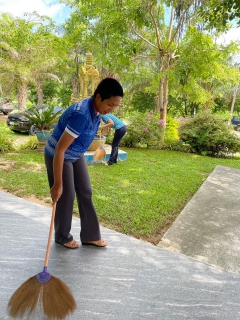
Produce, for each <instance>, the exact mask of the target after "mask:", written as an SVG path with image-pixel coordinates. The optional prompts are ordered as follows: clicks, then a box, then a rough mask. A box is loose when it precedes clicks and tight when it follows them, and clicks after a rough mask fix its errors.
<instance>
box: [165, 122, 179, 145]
mask: <svg viewBox="0 0 240 320" xmlns="http://www.w3.org/2000/svg"><path fill="white" fill-rule="evenodd" d="M178 127H179V120H175V119H173V118H172V117H170V116H167V121H166V130H165V136H164V145H165V146H166V145H171V144H177V143H178V140H179V136H178Z"/></svg>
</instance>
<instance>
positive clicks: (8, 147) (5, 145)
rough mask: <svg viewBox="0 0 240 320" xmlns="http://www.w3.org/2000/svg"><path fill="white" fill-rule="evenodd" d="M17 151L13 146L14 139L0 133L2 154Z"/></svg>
mask: <svg viewBox="0 0 240 320" xmlns="http://www.w3.org/2000/svg"><path fill="white" fill-rule="evenodd" d="M12 150H15V148H14V145H13V139H12V138H10V137H9V136H8V135H7V134H6V133H4V132H2V131H0V152H5V151H12Z"/></svg>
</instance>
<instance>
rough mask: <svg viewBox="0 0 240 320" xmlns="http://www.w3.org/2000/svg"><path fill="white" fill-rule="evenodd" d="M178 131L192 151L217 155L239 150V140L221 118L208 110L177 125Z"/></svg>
mask: <svg viewBox="0 0 240 320" xmlns="http://www.w3.org/2000/svg"><path fill="white" fill-rule="evenodd" d="M178 133H179V137H180V139H181V140H182V141H183V142H185V143H188V144H189V145H190V146H191V148H192V151H193V152H194V153H198V154H202V155H211V156H215V157H219V156H221V155H226V154H231V153H234V152H237V151H239V150H240V140H239V139H238V138H236V137H234V136H233V135H232V134H231V132H230V128H229V127H228V125H227V124H226V123H225V122H224V121H223V120H222V119H220V118H219V117H218V116H216V115H214V114H212V113H210V112H202V113H199V114H198V115H197V116H196V117H194V118H191V119H188V120H187V121H186V122H185V123H182V124H181V125H180V126H179V129H178Z"/></svg>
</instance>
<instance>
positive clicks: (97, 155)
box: [93, 146, 106, 161]
mask: <svg viewBox="0 0 240 320" xmlns="http://www.w3.org/2000/svg"><path fill="white" fill-rule="evenodd" d="M105 156H106V150H105V149H104V148H103V147H102V146H101V147H99V148H98V149H97V150H96V151H95V152H94V154H93V159H94V161H101V160H103V159H104V158H105Z"/></svg>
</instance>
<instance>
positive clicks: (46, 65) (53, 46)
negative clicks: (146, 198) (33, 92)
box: [0, 13, 60, 109]
mask: <svg viewBox="0 0 240 320" xmlns="http://www.w3.org/2000/svg"><path fill="white" fill-rule="evenodd" d="M28 18H29V19H28V20H24V19H20V18H12V17H11V16H10V15H7V14H2V15H1V17H0V27H1V30H2V33H1V35H0V57H1V65H0V76H1V79H2V80H1V81H2V82H3V80H4V79H6V78H8V79H9V80H8V81H9V83H11V87H12V88H13V89H14V90H15V91H16V93H17V100H18V106H19V109H24V108H25V107H26V100H27V92H28V85H29V83H31V82H35V83H36V84H37V85H38V92H39V102H40V103H41V101H42V96H41V95H42V91H41V90H42V89H41V88H42V81H43V79H44V78H45V77H48V78H49V77H51V78H52V79H55V80H56V79H58V78H57V76H56V75H55V74H53V73H51V72H50V71H52V70H53V67H54V65H55V64H56V61H57V60H56V58H57V56H58V54H57V53H59V47H60V45H59V42H60V38H58V37H57V36H56V35H54V34H53V30H54V24H53V22H52V20H50V18H49V19H48V18H47V17H41V16H38V15H37V14H36V13H34V14H32V15H29V17H28Z"/></svg>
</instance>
